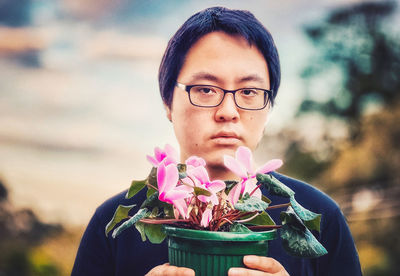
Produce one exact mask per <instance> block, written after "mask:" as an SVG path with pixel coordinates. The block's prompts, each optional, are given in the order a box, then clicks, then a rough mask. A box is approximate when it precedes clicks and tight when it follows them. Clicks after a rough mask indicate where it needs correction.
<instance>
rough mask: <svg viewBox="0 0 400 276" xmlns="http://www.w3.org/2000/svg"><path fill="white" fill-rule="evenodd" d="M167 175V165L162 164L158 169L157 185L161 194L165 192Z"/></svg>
mask: <svg viewBox="0 0 400 276" xmlns="http://www.w3.org/2000/svg"><path fill="white" fill-rule="evenodd" d="M165 175H166V170H165V164H160V166H158V168H157V185H158V192H159V194H162V193H163V192H164V191H165Z"/></svg>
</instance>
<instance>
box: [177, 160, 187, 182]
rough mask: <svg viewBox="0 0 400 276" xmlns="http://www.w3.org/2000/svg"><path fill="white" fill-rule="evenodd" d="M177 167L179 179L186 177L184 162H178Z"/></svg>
mask: <svg viewBox="0 0 400 276" xmlns="http://www.w3.org/2000/svg"><path fill="white" fill-rule="evenodd" d="M177 168H178V172H179V179H184V178H186V177H187V174H186V164H178V165H177Z"/></svg>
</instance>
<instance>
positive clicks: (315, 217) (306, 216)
mask: <svg viewBox="0 0 400 276" xmlns="http://www.w3.org/2000/svg"><path fill="white" fill-rule="evenodd" d="M290 204H291V205H292V208H293V210H294V211H295V212H296V214H297V215H298V216H299V217H300V219H301V220H302V221H303V222H304V224H305V225H306V226H307V228H308V229H310V230H317V231H318V232H319V231H320V225H321V214H317V213H314V212H311V211H310V210H308V209H306V208H304V207H303V206H301V205H300V204H299V203H298V202H297V201H296V200H295V199H294V197H291V198H290Z"/></svg>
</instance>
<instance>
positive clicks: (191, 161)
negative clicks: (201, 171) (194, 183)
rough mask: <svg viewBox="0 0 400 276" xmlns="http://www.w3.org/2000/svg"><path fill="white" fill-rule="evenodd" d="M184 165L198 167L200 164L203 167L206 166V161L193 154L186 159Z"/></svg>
mask: <svg viewBox="0 0 400 276" xmlns="http://www.w3.org/2000/svg"><path fill="white" fill-rule="evenodd" d="M185 163H186V165H187V166H188V167H192V168H193V167H200V166H202V167H205V166H206V161H205V160H204V159H203V158H201V157H198V156H195V155H193V156H190V157H189V158H188V159H187V160H186V162H185Z"/></svg>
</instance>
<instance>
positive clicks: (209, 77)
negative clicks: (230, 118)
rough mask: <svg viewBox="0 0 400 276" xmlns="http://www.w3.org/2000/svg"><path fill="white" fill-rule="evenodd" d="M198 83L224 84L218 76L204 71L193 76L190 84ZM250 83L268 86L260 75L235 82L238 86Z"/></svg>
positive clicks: (251, 75)
mask: <svg viewBox="0 0 400 276" xmlns="http://www.w3.org/2000/svg"><path fill="white" fill-rule="evenodd" d="M198 81H212V82H215V83H221V82H222V80H221V79H220V78H218V77H217V76H215V75H213V74H210V73H208V72H204V71H201V72H197V73H195V74H193V75H192V77H191V78H190V81H189V82H190V83H195V82H198ZM250 81H254V82H258V83H259V84H260V85H265V84H266V80H265V79H264V78H263V77H261V76H260V75H258V74H250V75H247V76H243V77H239V78H238V79H236V80H235V82H236V83H238V84H242V83H245V82H250Z"/></svg>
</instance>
